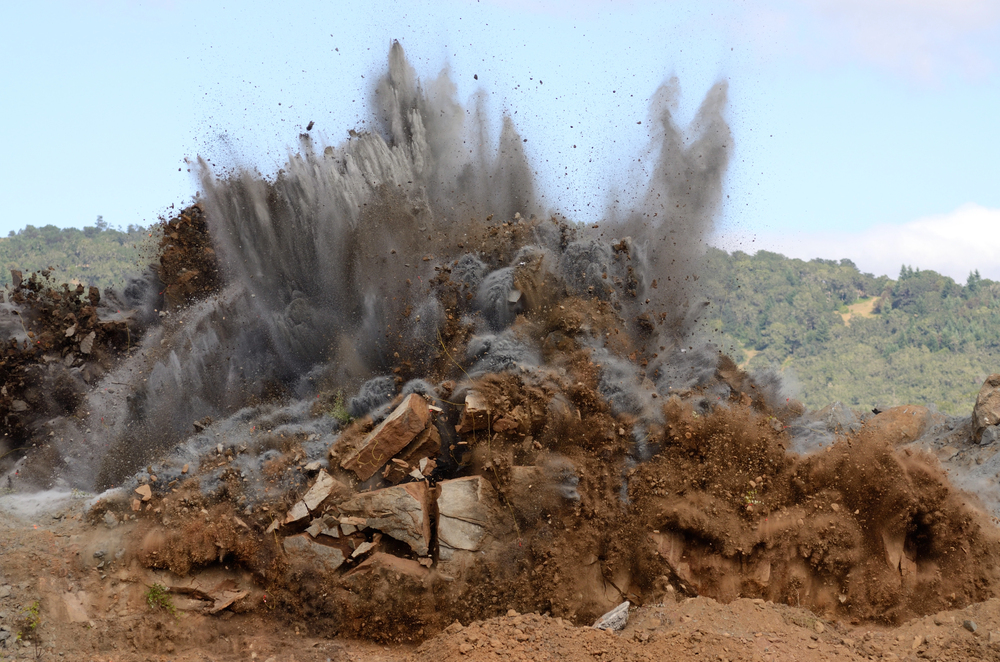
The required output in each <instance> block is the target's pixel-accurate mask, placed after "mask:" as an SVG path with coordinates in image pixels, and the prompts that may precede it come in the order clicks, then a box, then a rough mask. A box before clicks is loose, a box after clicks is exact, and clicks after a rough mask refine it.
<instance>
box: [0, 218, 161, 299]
mask: <svg viewBox="0 0 1000 662" xmlns="http://www.w3.org/2000/svg"><path fill="white" fill-rule="evenodd" d="M154 234H155V232H154V231H153V230H152V229H148V228H144V227H142V226H139V225H129V226H128V228H126V229H125V230H120V229H116V228H113V227H110V226H109V225H108V223H107V221H105V220H104V219H103V218H101V217H100V216H98V217H97V221H96V223H95V224H94V225H92V226H87V227H85V228H83V229H82V230H81V229H79V228H63V229H60V228H57V227H56V226H54V225H45V226H42V227H40V228H38V227H35V226H34V225H28V226H26V227H25V228H24V229H22V230H18V231H17V232H14V231H13V230H11V232H10V234H9V235H8V236H7V237H5V238H0V285H4V286H5V285H10V284H11V277H10V271H11V269H17V270H19V271H22V272H24V273H28V272H31V271H41V270H42V269H48V268H50V267H51V268H52V278H53V280H55V281H56V282H60V283H61V282H68V283H69V282H72V283H82V284H83V285H96V286H98V287H100V288H102V289H103V288H106V287H121V286H122V285H123V284H124V282H125V280H126V279H127V278H128V277H129V276H131V275H134V274H136V273H139V272H141V271H142V270H143V269H145V268H146V264H147V263H148V262H149V260H150V259H152V258H154V257H155V248H156V241H154V237H153V235H154Z"/></svg>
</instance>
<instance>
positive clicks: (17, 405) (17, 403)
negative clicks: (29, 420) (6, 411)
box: [10, 400, 28, 411]
mask: <svg viewBox="0 0 1000 662" xmlns="http://www.w3.org/2000/svg"><path fill="white" fill-rule="evenodd" d="M10 410H11V411H28V403H27V402H25V401H24V400H14V401H13V402H11V403H10Z"/></svg>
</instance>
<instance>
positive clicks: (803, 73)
mask: <svg viewBox="0 0 1000 662" xmlns="http://www.w3.org/2000/svg"><path fill="white" fill-rule="evenodd" d="M3 17H4V20H2V21H0V55H2V57H3V61H4V63H5V65H6V66H5V67H4V71H3V73H2V74H0V76H2V81H3V84H2V89H3V90H4V94H3V98H4V104H3V106H2V109H0V119H2V122H0V149H2V153H3V156H4V158H3V159H2V161H0V193H2V195H3V201H4V204H3V207H2V211H0V236H4V235H6V234H7V232H8V231H9V230H11V229H14V230H16V229H19V228H22V227H24V226H25V225H26V224H29V223H30V224H32V225H36V226H41V225H46V224H49V223H51V224H55V225H58V226H78V227H79V226H83V225H86V224H92V223H93V222H94V219H95V218H96V216H97V215H98V214H101V215H103V216H104V218H105V220H107V221H108V222H110V223H111V224H112V225H120V226H126V225H128V224H130V223H139V224H143V225H146V224H149V223H151V222H153V221H155V220H156V218H157V216H158V215H159V214H161V213H163V212H164V211H165V210H166V209H167V208H168V207H169V206H170V205H171V204H182V203H184V202H186V201H188V200H190V198H191V196H192V195H193V194H194V193H195V190H196V182H195V180H194V178H193V177H192V175H191V174H189V173H188V172H187V166H186V163H185V159H186V158H191V157H193V156H195V155H197V154H202V155H206V156H208V157H209V158H211V159H212V160H213V162H215V163H219V164H227V163H233V162H234V161H241V162H249V163H253V164H256V165H257V166H258V167H259V168H261V169H262V170H263V171H265V172H270V171H273V170H274V169H275V168H276V167H277V166H278V165H279V164H280V163H281V161H283V159H284V156H285V154H286V152H287V150H288V149H289V147H290V146H294V145H295V142H296V139H297V135H298V134H299V132H300V131H302V129H303V127H304V125H305V124H306V123H308V122H309V121H315V122H316V129H315V130H314V133H315V132H319V133H320V135H321V136H323V137H325V139H326V140H327V141H328V142H331V143H337V142H340V141H341V140H342V139H343V138H345V137H346V133H347V130H348V129H350V128H354V127H357V126H364V122H366V121H368V120H369V118H370V108H369V106H368V103H367V99H368V96H369V90H370V87H371V85H372V83H373V82H374V80H375V79H376V78H377V76H378V75H379V73H380V72H381V69H382V67H383V66H384V62H385V58H386V53H387V50H388V46H389V43H390V41H391V40H392V39H399V40H400V42H401V43H402V44H403V46H404V47H405V48H406V51H407V53H408V55H409V57H410V59H411V61H412V62H413V64H414V66H415V67H416V68H417V71H418V73H419V74H420V75H421V77H422V78H423V79H424V80H425V81H427V80H430V79H431V78H433V77H434V76H436V75H437V74H438V72H439V71H440V70H441V69H442V68H444V67H448V68H449V69H450V70H451V75H452V77H453V78H454V81H455V83H456V85H457V88H458V96H459V99H460V100H462V101H463V102H464V101H466V100H468V99H469V98H470V96H471V95H472V94H474V93H475V92H476V91H477V90H482V91H484V92H485V93H486V94H487V95H488V98H489V103H488V108H489V110H490V113H491V117H493V118H494V120H495V122H496V126H499V118H500V116H501V114H502V113H504V112H506V113H509V114H511V115H512V116H513V118H514V120H515V123H516V124H517V126H518V128H519V129H520V130H521V132H522V135H524V136H525V137H527V138H528V143H527V145H526V148H527V153H528V156H529V158H530V159H531V160H532V161H533V164H534V165H535V167H536V169H537V170H538V172H539V178H540V187H541V189H542V192H543V193H544V194H545V196H546V201H547V202H548V203H549V204H550V205H551V206H552V208H553V209H554V210H558V211H562V212H564V213H566V214H567V215H569V216H571V217H573V218H577V219H579V220H582V221H587V222H590V221H593V220H599V219H600V218H601V215H602V211H603V210H604V209H605V202H606V200H607V197H608V195H609V192H611V191H618V192H620V193H623V194H627V193H628V190H629V182H630V181H631V180H630V179H629V175H630V173H634V172H635V170H636V168H637V167H638V163H637V159H638V158H643V157H645V156H646V155H647V154H648V153H649V148H648V134H647V133H646V131H647V127H649V123H648V122H646V121H645V120H646V116H647V104H648V101H649V98H650V96H651V95H652V94H653V92H654V91H655V89H656V87H657V86H658V85H659V84H660V83H661V82H663V81H664V80H665V79H667V78H669V77H670V76H674V75H676V76H677V77H678V78H679V80H680V85H681V89H682V94H683V98H682V105H681V109H680V120H681V121H682V123H686V122H687V121H688V120H689V119H690V118H691V116H692V115H693V113H694V110H695V108H696V107H697V105H698V104H699V103H700V102H701V99H702V97H703V95H704V93H705V92H706V90H707V89H708V88H709V87H710V86H711V85H712V84H713V83H714V82H715V81H716V80H718V79H720V78H723V79H726V80H728V82H729V85H730V105H729V109H728V117H729V119H730V122H731V124H732V128H733V134H734V139H735V140H734V141H735V150H734V153H733V162H732V164H731V167H730V171H729V175H728V177H727V181H726V193H727V195H728V196H729V198H728V201H727V204H726V206H725V207H724V209H723V210H722V212H721V215H720V218H719V220H718V224H717V235H716V237H715V239H714V241H715V242H716V243H717V244H719V245H722V246H724V247H727V248H730V249H732V248H740V249H742V250H747V251H749V252H753V251H754V250H757V249H759V248H767V249H772V250H778V251H780V252H783V253H785V254H788V255H794V256H796V257H803V258H811V257H825V258H841V257H850V258H852V259H854V260H855V261H856V262H857V263H858V264H859V266H861V267H862V268H863V269H864V270H867V271H873V272H876V273H888V274H889V275H891V276H895V275H896V274H897V273H898V270H899V265H900V264H902V263H903V262H906V263H909V264H913V265H915V266H918V267H923V268H934V269H937V270H939V271H941V272H943V273H947V274H948V275H951V276H953V277H955V278H959V279H964V277H965V275H966V274H967V273H968V271H969V270H970V269H973V268H978V269H979V270H980V271H981V272H982V273H983V275H987V276H989V277H991V278H995V279H1000V161H998V155H1000V128H998V124H997V119H996V118H997V117H1000V2H997V1H996V0H798V1H792V0H767V1H761V2H712V1H702V2H680V1H678V2H607V1H596V0H595V1H589V2H588V1H583V2H580V1H577V2H563V1H555V2H528V1H526V0H482V1H480V2H475V1H471V0H463V1H457V0H456V1H453V2H436V3H414V2H399V3H392V2H372V3H369V2H365V3H358V2H345V3H330V2H283V3H274V2H250V1H247V0H242V1H240V2H234V1H227V2H216V1H214V0H201V1H199V2H193V1H188V0H158V1H152V2H136V1H123V0H118V1H112V0H74V1H73V2H32V3H18V4H16V5H14V4H12V3H8V5H7V6H6V7H5V8H4V9H3ZM474 75H476V76H478V80H476V79H474V77H473V76H474ZM640 121H641V122H642V124H638V122H640ZM574 144H575V145H577V147H576V148H573V147H572V145H574Z"/></svg>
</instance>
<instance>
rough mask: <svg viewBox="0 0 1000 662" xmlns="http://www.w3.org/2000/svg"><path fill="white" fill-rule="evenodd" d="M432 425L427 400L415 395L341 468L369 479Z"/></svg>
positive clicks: (346, 460) (367, 439)
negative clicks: (429, 424)
mask: <svg viewBox="0 0 1000 662" xmlns="http://www.w3.org/2000/svg"><path fill="white" fill-rule="evenodd" d="M429 422H430V409H429V408H428V407H427V401H426V400H425V399H424V398H423V397H422V396H420V395H418V394H416V393H411V394H410V395H409V396H407V397H406V399H405V400H403V402H402V403H401V404H400V405H399V406H398V407H396V410H395V411H393V412H392V414H390V415H389V417H388V418H386V419H385V420H384V421H382V422H381V423H380V424H379V425H378V427H376V428H375V429H374V430H372V431H371V432H370V433H369V434H368V436H367V437H365V438H364V440H362V442H361V443H360V444H358V447H357V448H356V449H355V450H354V452H352V453H351V454H349V455H348V456H347V457H346V458H345V459H344V461H343V462H341V464H340V466H341V467H343V468H344V469H347V470H349V471H353V472H354V473H355V474H356V475H357V476H358V478H359V479H360V480H368V479H369V478H371V477H372V476H373V475H375V472H376V471H378V470H379V469H381V468H382V467H383V466H384V465H385V463H386V462H388V461H389V459H390V458H391V457H393V456H394V455H396V453H398V452H399V451H401V450H403V449H404V448H406V447H407V446H408V445H409V444H410V442H412V441H413V440H414V439H415V438H416V437H417V435H419V434H420V433H421V432H423V431H424V430H425V429H426V428H427V425H428V423H429Z"/></svg>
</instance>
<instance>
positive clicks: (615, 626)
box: [592, 600, 632, 632]
mask: <svg viewBox="0 0 1000 662" xmlns="http://www.w3.org/2000/svg"><path fill="white" fill-rule="evenodd" d="M631 606H632V605H631V603H630V602H629V601H628V600H626V601H625V602H623V603H621V604H620V605H618V606H617V607H615V608H614V609H612V610H611V611H609V612H608V613H606V614H605V615H604V616H601V617H600V618H599V619H597V622H596V623H594V625H593V626H592V627H593V628H594V629H595V630H614V631H615V632H619V631H621V630H624V629H625V625H626V624H627V623H628V608H629V607H631Z"/></svg>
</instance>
